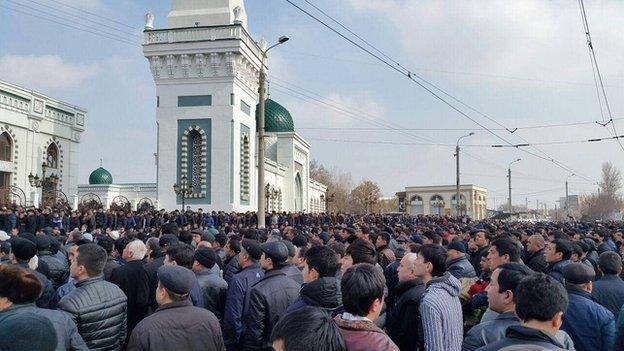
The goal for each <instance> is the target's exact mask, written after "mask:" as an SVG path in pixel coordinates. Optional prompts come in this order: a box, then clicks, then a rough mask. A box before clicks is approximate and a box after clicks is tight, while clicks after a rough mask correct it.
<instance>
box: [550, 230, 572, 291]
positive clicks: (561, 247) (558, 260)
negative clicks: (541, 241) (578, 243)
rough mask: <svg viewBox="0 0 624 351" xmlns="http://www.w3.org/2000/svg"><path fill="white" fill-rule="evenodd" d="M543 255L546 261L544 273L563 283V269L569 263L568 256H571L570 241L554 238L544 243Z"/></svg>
mask: <svg viewBox="0 0 624 351" xmlns="http://www.w3.org/2000/svg"><path fill="white" fill-rule="evenodd" d="M544 256H545V258H546V262H547V263H548V266H547V267H546V268H545V269H544V273H546V274H548V275H549V276H551V277H552V278H553V279H555V280H556V281H558V282H559V283H561V284H563V283H564V278H563V269H564V268H565V266H567V265H569V264H570V257H572V245H571V243H570V242H569V241H568V240H564V239H556V240H555V241H553V242H551V243H548V245H546V249H545V250H544Z"/></svg>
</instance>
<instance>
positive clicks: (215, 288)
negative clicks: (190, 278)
mask: <svg viewBox="0 0 624 351" xmlns="http://www.w3.org/2000/svg"><path fill="white" fill-rule="evenodd" d="M195 277H197V282H198V283H199V287H200V288H201V291H202V295H203V297H204V308H207V309H208V310H210V312H212V313H214V315H215V316H216V317H217V318H218V319H219V321H221V320H222V319H223V311H224V310H225V298H226V297H227V288H228V284H227V283H226V282H225V280H223V278H221V277H219V276H218V275H217V274H215V273H214V272H212V271H211V270H210V269H202V270H201V271H199V272H196V273H195Z"/></svg>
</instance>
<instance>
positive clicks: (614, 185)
mask: <svg viewBox="0 0 624 351" xmlns="http://www.w3.org/2000/svg"><path fill="white" fill-rule="evenodd" d="M621 189H622V174H621V173H620V170H619V169H617V168H615V166H613V164H612V163H611V162H606V163H604V164H603V165H602V179H601V181H600V190H602V194H605V195H607V196H610V197H612V198H614V199H617V198H619V197H620V196H619V193H620V190H621Z"/></svg>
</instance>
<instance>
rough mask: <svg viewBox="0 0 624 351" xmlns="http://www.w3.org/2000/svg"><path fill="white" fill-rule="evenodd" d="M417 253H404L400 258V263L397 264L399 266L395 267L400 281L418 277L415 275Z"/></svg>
mask: <svg viewBox="0 0 624 351" xmlns="http://www.w3.org/2000/svg"><path fill="white" fill-rule="evenodd" d="M417 258H418V255H417V254H415V253H411V252H410V253H406V254H405V256H403V258H402V259H401V263H400V264H399V268H397V273H398V276H399V281H400V282H405V281H410V280H414V279H416V278H418V276H417V275H416V267H415V263H416V259H417Z"/></svg>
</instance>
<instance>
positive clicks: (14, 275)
mask: <svg viewBox="0 0 624 351" xmlns="http://www.w3.org/2000/svg"><path fill="white" fill-rule="evenodd" d="M0 282H2V284H0V311H3V310H6V309H7V308H9V307H11V306H12V305H14V304H16V305H21V304H27V303H33V302H35V300H37V299H38V298H39V295H41V291H42V290H43V284H41V281H40V280H39V278H37V276H36V275H35V274H34V273H32V272H30V271H28V270H27V269H24V268H21V267H19V266H14V265H10V264H2V265H0Z"/></svg>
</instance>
